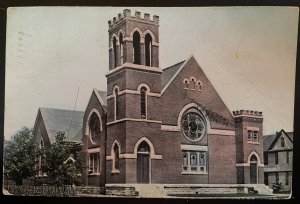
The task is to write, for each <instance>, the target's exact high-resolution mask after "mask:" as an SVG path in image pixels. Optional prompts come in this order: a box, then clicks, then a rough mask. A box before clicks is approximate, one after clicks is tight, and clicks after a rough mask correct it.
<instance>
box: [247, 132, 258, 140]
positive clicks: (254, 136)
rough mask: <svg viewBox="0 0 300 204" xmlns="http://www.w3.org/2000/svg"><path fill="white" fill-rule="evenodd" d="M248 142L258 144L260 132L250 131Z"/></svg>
mask: <svg viewBox="0 0 300 204" xmlns="http://www.w3.org/2000/svg"><path fill="white" fill-rule="evenodd" d="M248 142H249V143H258V142H259V139H258V131H256V130H248Z"/></svg>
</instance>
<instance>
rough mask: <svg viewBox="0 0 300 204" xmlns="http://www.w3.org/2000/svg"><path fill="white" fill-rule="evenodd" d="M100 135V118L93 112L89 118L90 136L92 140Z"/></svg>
mask: <svg viewBox="0 0 300 204" xmlns="http://www.w3.org/2000/svg"><path fill="white" fill-rule="evenodd" d="M99 137H100V120H99V118H98V116H97V114H96V113H93V114H92V116H91V119H90V138H91V140H92V142H94V141H95V139H96V138H99Z"/></svg>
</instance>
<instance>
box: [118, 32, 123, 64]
mask: <svg viewBox="0 0 300 204" xmlns="http://www.w3.org/2000/svg"><path fill="white" fill-rule="evenodd" d="M119 43H120V64H123V63H124V59H123V57H124V56H123V35H122V33H120V36H119Z"/></svg>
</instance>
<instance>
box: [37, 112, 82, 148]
mask: <svg viewBox="0 0 300 204" xmlns="http://www.w3.org/2000/svg"><path fill="white" fill-rule="evenodd" d="M40 111H41V116H42V119H43V121H44V123H45V126H46V130H47V132H48V136H49V140H50V142H51V143H53V142H55V135H56V133H57V131H64V132H65V133H66V137H67V140H69V141H74V142H75V141H76V142H81V137H82V122H83V114H84V112H83V111H74V115H73V110H63V109H54V108H40ZM72 118H73V120H72ZM71 120H72V124H71ZM70 124H71V128H70ZM69 128H70V131H69Z"/></svg>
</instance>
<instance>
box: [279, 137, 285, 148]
mask: <svg viewBox="0 0 300 204" xmlns="http://www.w3.org/2000/svg"><path fill="white" fill-rule="evenodd" d="M284 145H285V141H284V137H281V138H280V146H281V147H284Z"/></svg>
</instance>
